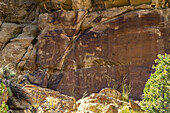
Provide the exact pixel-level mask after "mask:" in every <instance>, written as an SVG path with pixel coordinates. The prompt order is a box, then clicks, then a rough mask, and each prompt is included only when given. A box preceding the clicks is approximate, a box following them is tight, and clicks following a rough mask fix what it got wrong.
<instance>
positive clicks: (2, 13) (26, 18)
mask: <svg viewBox="0 0 170 113" xmlns="http://www.w3.org/2000/svg"><path fill="white" fill-rule="evenodd" d="M35 17H36V12H35V5H34V0H0V19H1V20H2V21H6V22H19V23H31V22H32V21H33V20H34V19H35Z"/></svg>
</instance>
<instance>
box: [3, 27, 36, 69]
mask: <svg viewBox="0 0 170 113" xmlns="http://www.w3.org/2000/svg"><path fill="white" fill-rule="evenodd" d="M3 25H4V26H6V24H2V26H3ZM11 25H13V26H14V27H13V26H11ZM10 26H11V27H13V28H12V29H11V28H10ZM8 27H9V28H8ZM4 29H5V30H6V31H4ZM4 29H3V27H2V32H3V34H4V35H2V41H5V42H6V43H7V42H8V43H7V44H6V43H4V44H6V45H5V46H2V47H4V48H3V50H2V51H1V52H0V54H1V56H0V61H1V62H0V64H1V66H6V65H9V66H10V67H12V68H16V66H17V64H18V63H19V62H20V61H21V60H22V58H23V57H24V55H25V53H26V52H27V48H28V47H29V46H30V45H31V43H32V41H33V40H34V38H35V37H36V35H37V30H38V29H37V27H36V26H35V25H28V26H26V27H24V29H23V32H22V33H21V34H19V35H18V33H20V32H21V30H22V29H21V28H20V25H16V24H7V26H6V28H4ZM10 30H11V32H10ZM8 31H9V32H8ZM6 36H7V37H6ZM10 36H11V37H10ZM9 42H10V43H9Z"/></svg>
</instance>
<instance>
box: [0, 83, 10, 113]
mask: <svg viewBox="0 0 170 113" xmlns="http://www.w3.org/2000/svg"><path fill="white" fill-rule="evenodd" d="M4 89H5V85H4V84H3V83H1V84H0V96H3V93H4ZM7 111H8V106H7V105H6V104H5V102H2V104H1V105H0V113H7Z"/></svg>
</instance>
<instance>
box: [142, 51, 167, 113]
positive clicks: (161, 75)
mask: <svg viewBox="0 0 170 113" xmlns="http://www.w3.org/2000/svg"><path fill="white" fill-rule="evenodd" d="M158 58H159V59H156V60H155V63H157V65H156V66H154V65H153V67H152V68H153V69H155V73H153V74H151V76H150V78H149V80H148V81H147V83H146V85H145V88H144V100H143V102H142V109H143V110H145V112H147V113H170V95H169V93H170V55H168V54H165V55H158Z"/></svg>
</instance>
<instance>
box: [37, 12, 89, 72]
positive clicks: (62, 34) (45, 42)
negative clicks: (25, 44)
mask: <svg viewBox="0 0 170 113" xmlns="http://www.w3.org/2000/svg"><path fill="white" fill-rule="evenodd" d="M85 14H86V11H64V10H60V11H57V12H54V13H52V14H49V15H48V18H46V16H47V15H46V14H45V15H44V18H43V17H41V16H40V17H41V18H42V19H44V20H42V22H44V21H45V19H47V20H46V22H45V23H46V24H45V26H46V27H45V28H44V27H43V26H44V23H41V20H40V23H39V28H41V27H42V28H43V30H42V32H41V34H40V35H39V36H38V44H37V60H36V64H38V65H39V66H40V67H41V68H48V67H51V68H56V69H59V70H61V68H62V64H63V60H64V58H63V57H62V56H63V55H64V54H65V51H66V49H67V47H68V46H71V42H72V41H73V40H74V38H75V36H76V35H77V34H78V32H79V31H80V26H81V23H82V21H83V19H84V17H85ZM42 16H43V15H42ZM41 18H40V19H41Z"/></svg>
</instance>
